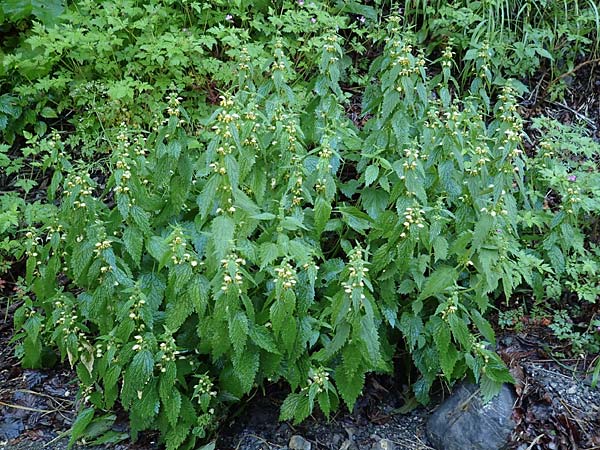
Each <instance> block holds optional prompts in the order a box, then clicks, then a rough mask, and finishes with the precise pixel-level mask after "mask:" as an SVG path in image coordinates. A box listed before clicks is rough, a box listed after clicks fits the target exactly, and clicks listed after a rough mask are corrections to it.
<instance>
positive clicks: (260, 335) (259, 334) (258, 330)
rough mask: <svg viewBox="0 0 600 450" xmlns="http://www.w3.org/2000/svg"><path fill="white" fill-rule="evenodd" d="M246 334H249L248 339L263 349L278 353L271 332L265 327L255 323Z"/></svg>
mask: <svg viewBox="0 0 600 450" xmlns="http://www.w3.org/2000/svg"><path fill="white" fill-rule="evenodd" d="M248 334H249V336H250V339H252V342H254V343H255V344H256V345H258V346H259V347H260V348H262V349H263V350H266V351H268V352H270V353H274V354H276V355H279V354H280V352H279V350H278V349H277V345H276V344H275V341H274V340H273V337H272V336H271V333H269V331H268V330H267V329H266V328H265V327H263V326H260V325H255V326H253V327H251V328H250V330H249V333H248Z"/></svg>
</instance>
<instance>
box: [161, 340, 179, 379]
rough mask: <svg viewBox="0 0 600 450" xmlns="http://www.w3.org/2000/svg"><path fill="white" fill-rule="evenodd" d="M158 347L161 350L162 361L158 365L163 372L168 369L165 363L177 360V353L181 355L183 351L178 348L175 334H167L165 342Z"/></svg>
mask: <svg viewBox="0 0 600 450" xmlns="http://www.w3.org/2000/svg"><path fill="white" fill-rule="evenodd" d="M158 348H159V350H160V353H159V355H160V362H159V364H158V367H159V370H160V371H161V372H162V373H165V372H166V371H167V369H166V367H165V364H166V363H168V362H175V360H176V359H177V355H179V354H180V353H181V352H179V350H177V346H176V345H175V339H174V338H173V336H167V337H166V338H165V342H161V343H160V344H159V346H158Z"/></svg>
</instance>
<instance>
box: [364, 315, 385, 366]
mask: <svg viewBox="0 0 600 450" xmlns="http://www.w3.org/2000/svg"><path fill="white" fill-rule="evenodd" d="M360 343H361V345H362V347H363V348H364V349H365V350H366V354H365V352H364V351H363V354H364V356H365V360H366V361H370V362H371V364H373V365H376V364H377V363H378V362H379V361H380V359H381V354H380V352H379V334H378V333H377V327H376V325H375V322H374V320H373V319H371V318H369V317H368V316H363V317H362V319H361V320H360Z"/></svg>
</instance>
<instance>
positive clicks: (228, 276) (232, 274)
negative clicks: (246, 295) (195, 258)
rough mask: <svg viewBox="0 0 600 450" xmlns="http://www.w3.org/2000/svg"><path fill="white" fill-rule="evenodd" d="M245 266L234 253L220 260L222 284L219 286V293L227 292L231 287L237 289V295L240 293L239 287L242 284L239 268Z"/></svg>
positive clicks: (242, 260)
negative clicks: (222, 270)
mask: <svg viewBox="0 0 600 450" xmlns="http://www.w3.org/2000/svg"><path fill="white" fill-rule="evenodd" d="M245 265H246V260H245V259H244V258H240V257H239V256H238V255H237V254H235V253H230V254H229V255H227V256H226V257H225V258H224V259H222V260H221V266H222V267H223V269H225V270H224V272H223V282H222V284H221V291H223V292H227V291H229V288H230V287H232V286H235V287H237V289H238V293H239V294H241V293H242V289H241V286H242V284H243V282H244V278H243V276H242V272H241V268H242V266H245Z"/></svg>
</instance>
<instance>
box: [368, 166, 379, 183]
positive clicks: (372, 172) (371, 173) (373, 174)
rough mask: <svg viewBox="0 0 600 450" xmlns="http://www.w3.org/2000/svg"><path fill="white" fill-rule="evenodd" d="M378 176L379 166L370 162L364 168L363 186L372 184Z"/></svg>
mask: <svg viewBox="0 0 600 450" xmlns="http://www.w3.org/2000/svg"><path fill="white" fill-rule="evenodd" d="M378 176H379V166H376V165H375V164H371V165H370V166H368V167H367V169H366V170H365V186H370V185H372V184H373V183H374V182H375V180H376V179H377V177H378Z"/></svg>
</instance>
